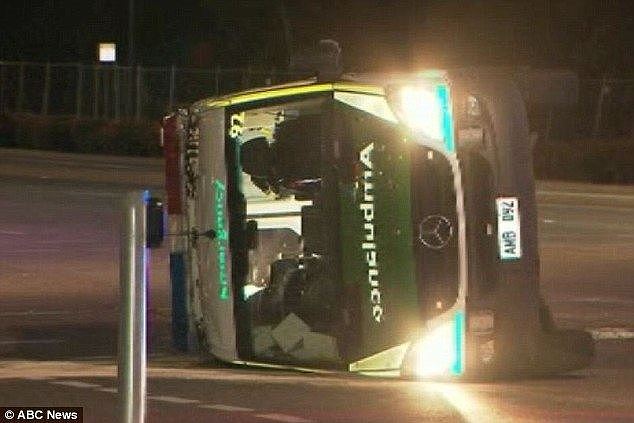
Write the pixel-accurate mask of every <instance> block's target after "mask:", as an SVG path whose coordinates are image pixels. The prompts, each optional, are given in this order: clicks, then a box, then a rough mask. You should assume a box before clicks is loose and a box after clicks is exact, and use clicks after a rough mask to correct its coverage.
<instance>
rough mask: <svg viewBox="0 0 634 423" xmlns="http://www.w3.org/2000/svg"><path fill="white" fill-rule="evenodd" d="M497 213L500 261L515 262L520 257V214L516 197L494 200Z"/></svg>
mask: <svg viewBox="0 0 634 423" xmlns="http://www.w3.org/2000/svg"><path fill="white" fill-rule="evenodd" d="M495 204H496V208H497V213H498V248H499V251H500V259H502V260H516V259H519V258H520V257H522V243H521V238H520V213H519V204H518V199H517V197H500V198H496V200H495Z"/></svg>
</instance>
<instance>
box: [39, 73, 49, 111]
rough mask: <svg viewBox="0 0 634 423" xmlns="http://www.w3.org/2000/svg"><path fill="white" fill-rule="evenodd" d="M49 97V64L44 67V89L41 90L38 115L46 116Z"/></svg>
mask: <svg viewBox="0 0 634 423" xmlns="http://www.w3.org/2000/svg"><path fill="white" fill-rule="evenodd" d="M50 95H51V62H46V65H44V89H43V90H42V108H41V109H40V114H42V115H44V116H46V115H48V103H49V97H50Z"/></svg>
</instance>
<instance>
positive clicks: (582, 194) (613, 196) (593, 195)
mask: <svg viewBox="0 0 634 423" xmlns="http://www.w3.org/2000/svg"><path fill="white" fill-rule="evenodd" d="M537 194H538V195H539V194H541V195H560V196H565V197H584V198H605V199H626V200H629V199H634V195H631V194H604V193H598V192H567V191H537Z"/></svg>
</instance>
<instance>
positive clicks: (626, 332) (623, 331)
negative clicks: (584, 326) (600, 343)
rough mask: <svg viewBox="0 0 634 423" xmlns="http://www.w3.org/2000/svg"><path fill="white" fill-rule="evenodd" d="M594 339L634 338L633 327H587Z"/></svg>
mask: <svg viewBox="0 0 634 423" xmlns="http://www.w3.org/2000/svg"><path fill="white" fill-rule="evenodd" d="M588 331H589V332H590V333H591V334H592V337H593V338H594V339H595V340H599V339H634V329H628V328H599V329H588Z"/></svg>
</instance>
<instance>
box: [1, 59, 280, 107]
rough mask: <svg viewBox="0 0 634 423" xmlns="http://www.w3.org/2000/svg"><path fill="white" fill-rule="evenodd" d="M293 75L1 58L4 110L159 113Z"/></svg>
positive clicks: (241, 70) (249, 70)
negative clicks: (38, 61) (7, 59)
mask: <svg viewBox="0 0 634 423" xmlns="http://www.w3.org/2000/svg"><path fill="white" fill-rule="evenodd" d="M290 78H291V75H290V74H285V73H280V72H276V71H274V70H272V71H267V72H264V71H254V70H252V69H251V68H244V69H221V68H219V67H216V68H213V69H195V68H180V67H176V66H169V67H142V66H136V67H129V66H118V65H100V64H95V65H84V64H80V63H35V62H3V61H0V113H3V114H7V113H13V112H17V113H32V114H41V115H73V116H76V117H91V118H101V119H119V118H124V117H134V118H137V119H138V118H141V117H143V118H151V119H155V118H158V117H161V116H162V115H164V114H165V113H166V112H167V111H169V110H172V109H173V108H174V107H175V106H178V105H181V104H188V103H191V102H192V101H195V100H199V99H201V98H205V97H211V96H214V95H218V94H222V93H227V92H231V91H236V90H239V89H245V88H249V87H253V86H261V85H267V84H273V83H277V82H282V81H285V80H289V79H290Z"/></svg>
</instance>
